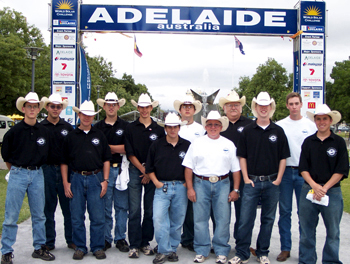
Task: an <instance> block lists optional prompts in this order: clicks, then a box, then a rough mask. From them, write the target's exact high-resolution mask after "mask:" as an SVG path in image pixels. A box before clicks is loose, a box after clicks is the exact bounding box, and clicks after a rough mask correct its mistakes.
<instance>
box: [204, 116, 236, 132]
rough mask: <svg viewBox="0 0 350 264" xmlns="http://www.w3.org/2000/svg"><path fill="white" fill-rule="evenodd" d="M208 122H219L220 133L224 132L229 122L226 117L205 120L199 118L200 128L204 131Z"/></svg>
mask: <svg viewBox="0 0 350 264" xmlns="http://www.w3.org/2000/svg"><path fill="white" fill-rule="evenodd" d="M208 120H217V121H219V122H221V125H222V128H221V131H220V132H224V131H225V130H226V129H227V128H228V125H229V122H230V121H229V120H228V118H227V117H226V116H222V117H220V118H219V119H207V118H205V117H203V116H201V121H202V126H203V128H204V129H205V126H206V124H207V121H208Z"/></svg>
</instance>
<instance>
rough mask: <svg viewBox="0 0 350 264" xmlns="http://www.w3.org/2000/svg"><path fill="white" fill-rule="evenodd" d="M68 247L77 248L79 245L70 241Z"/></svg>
mask: <svg viewBox="0 0 350 264" xmlns="http://www.w3.org/2000/svg"><path fill="white" fill-rule="evenodd" d="M67 247H68V248H71V249H74V250H75V249H76V248H77V246H76V245H75V244H74V243H69V244H68V245H67Z"/></svg>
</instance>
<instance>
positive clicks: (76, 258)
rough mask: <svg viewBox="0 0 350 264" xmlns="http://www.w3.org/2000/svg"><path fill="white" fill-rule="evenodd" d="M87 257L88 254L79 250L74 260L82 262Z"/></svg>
mask: <svg viewBox="0 0 350 264" xmlns="http://www.w3.org/2000/svg"><path fill="white" fill-rule="evenodd" d="M85 255H86V253H84V252H83V251H81V250H79V249H77V250H75V251H74V254H73V259H75V260H82V259H83V258H84V256H85Z"/></svg>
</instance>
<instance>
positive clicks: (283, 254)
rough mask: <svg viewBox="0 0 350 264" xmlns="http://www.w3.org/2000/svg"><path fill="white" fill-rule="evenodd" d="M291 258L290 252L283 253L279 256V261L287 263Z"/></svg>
mask: <svg viewBox="0 0 350 264" xmlns="http://www.w3.org/2000/svg"><path fill="white" fill-rule="evenodd" d="M289 257H290V251H281V253H280V254H279V255H278V256H277V261H280V262H283V261H286V260H287V258H289Z"/></svg>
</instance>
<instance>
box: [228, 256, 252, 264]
mask: <svg viewBox="0 0 350 264" xmlns="http://www.w3.org/2000/svg"><path fill="white" fill-rule="evenodd" d="M241 263H243V264H244V263H248V259H247V260H241V258H240V257H237V256H234V257H233V258H232V259H230V260H229V261H228V264H241Z"/></svg>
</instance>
